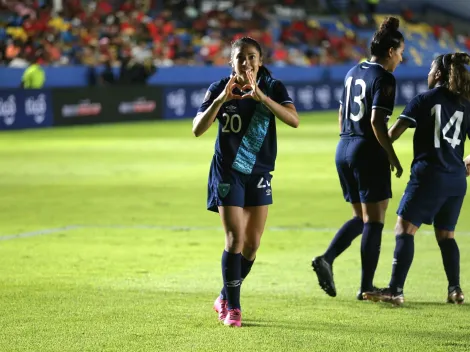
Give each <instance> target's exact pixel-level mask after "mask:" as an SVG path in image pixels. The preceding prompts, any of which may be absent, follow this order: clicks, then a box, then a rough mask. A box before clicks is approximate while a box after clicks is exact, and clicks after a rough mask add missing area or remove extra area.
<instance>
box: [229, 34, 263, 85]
mask: <svg viewBox="0 0 470 352" xmlns="http://www.w3.org/2000/svg"><path fill="white" fill-rule="evenodd" d="M245 45H252V46H254V47H255V48H256V51H257V52H258V53H259V56H260V58H262V57H263V50H262V49H261V45H260V44H259V43H258V42H257V41H256V40H255V39H253V38H251V37H242V38H240V39H237V40H235V41H234V42H233V43H232V52H231V53H230V57H232V55H233V53H234V51H235V49H239V48H241V47H243V46H245ZM262 74H264V75H267V76H269V77H271V71H269V70H268V69H267V68H266V66H264V65H261V66H260V68H259V70H258V77H257V78H259V76H260V75H262Z"/></svg>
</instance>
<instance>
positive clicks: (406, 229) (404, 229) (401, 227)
mask: <svg viewBox="0 0 470 352" xmlns="http://www.w3.org/2000/svg"><path fill="white" fill-rule="evenodd" d="M416 231H418V227H417V226H416V225H413V224H412V223H411V222H409V221H406V220H403V219H402V218H401V217H399V218H398V220H397V223H396V225H395V234H396V235H397V236H398V235H401V234H404V233H406V234H408V235H413V236H414V235H415V234H416Z"/></svg>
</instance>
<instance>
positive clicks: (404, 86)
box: [163, 77, 428, 119]
mask: <svg viewBox="0 0 470 352" xmlns="http://www.w3.org/2000/svg"><path fill="white" fill-rule="evenodd" d="M286 88H287V91H288V92H289V95H290V97H291V98H292V99H293V100H294V103H295V106H296V108H297V111H299V112H308V111H321V110H331V109H338V108H339V100H340V98H341V95H342V93H343V81H338V80H337V81H321V82H316V83H286ZM427 89H428V86H427V80H426V77H425V78H424V79H423V78H419V79H416V78H415V79H409V78H408V79H397V91H396V99H395V103H396V104H397V105H405V104H407V103H408V102H409V101H410V100H411V99H412V98H413V97H414V96H415V95H416V94H419V93H422V92H424V91H426V90H427ZM206 91H207V85H203V84H199V85H185V86H178V87H171V86H166V87H164V89H163V96H164V101H163V118H164V119H182V118H187V117H194V116H195V115H196V113H197V109H198V108H199V106H200V105H201V103H202V101H203V99H204V96H205V94H206Z"/></svg>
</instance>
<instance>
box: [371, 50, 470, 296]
mask: <svg viewBox="0 0 470 352" xmlns="http://www.w3.org/2000/svg"><path fill="white" fill-rule="evenodd" d="M468 64H470V56H468V54H465V53H456V54H446V55H441V56H438V57H437V58H436V59H435V60H434V61H433V63H432V65H431V70H430V71H429V75H428V86H429V91H427V92H426V93H423V94H420V95H418V96H416V97H415V98H414V99H413V100H412V101H411V102H410V103H409V104H408V105H407V106H406V108H405V110H404V111H403V113H402V114H401V115H400V117H399V119H398V120H397V122H395V124H394V125H393V126H392V128H391V129H390V131H389V135H390V138H391V139H392V141H394V140H396V139H397V138H399V137H400V136H401V134H402V133H403V132H404V131H405V130H406V129H407V128H409V127H416V130H415V134H414V142H413V150H414V159H413V162H412V164H411V175H410V180H409V182H408V185H407V187H406V190H405V193H404V194H403V197H402V199H401V202H400V205H399V207H398V211H397V214H398V219H397V224H396V227H395V233H396V246H395V253H394V259H393V267H392V278H391V280H390V284H389V287H388V288H386V289H381V290H374V291H372V292H366V293H365V294H364V296H367V298H368V299H371V300H374V301H385V302H390V303H392V304H394V305H401V304H403V302H404V295H403V287H404V285H405V279H406V276H407V274H408V270H409V269H410V266H411V263H412V261H413V255H414V235H415V234H416V231H418V229H419V227H420V226H421V224H423V223H425V224H433V225H434V232H435V234H436V239H437V243H438V244H439V247H440V249H441V254H442V262H443V264H444V269H445V272H446V275H447V280H448V281H449V285H448V295H447V302H449V303H457V304H462V303H463V302H464V295H463V292H462V289H461V288H460V253H459V247H458V246H457V242H456V241H455V239H454V235H455V233H454V230H455V226H456V224H457V220H458V218H459V215H460V210H461V208H462V203H463V199H464V196H465V193H466V191H467V182H466V179H465V177H466V176H469V174H470V155H469V156H468V157H467V158H466V159H465V160H462V159H463V156H464V144H465V140H466V138H467V136H468V137H469V138H470V101H469V100H470V72H469V71H467V69H466V68H465V65H468Z"/></svg>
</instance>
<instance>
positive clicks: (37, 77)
mask: <svg viewBox="0 0 470 352" xmlns="http://www.w3.org/2000/svg"><path fill="white" fill-rule="evenodd" d="M41 57H42V53H41V52H37V53H36V54H35V56H34V58H33V60H32V62H31V65H29V66H28V68H26V70H25V71H24V73H23V77H22V79H21V88H25V89H40V88H42V87H43V86H44V83H45V81H46V74H45V72H44V69H43V68H42V67H41V65H40V61H41Z"/></svg>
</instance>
